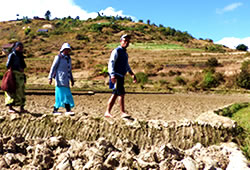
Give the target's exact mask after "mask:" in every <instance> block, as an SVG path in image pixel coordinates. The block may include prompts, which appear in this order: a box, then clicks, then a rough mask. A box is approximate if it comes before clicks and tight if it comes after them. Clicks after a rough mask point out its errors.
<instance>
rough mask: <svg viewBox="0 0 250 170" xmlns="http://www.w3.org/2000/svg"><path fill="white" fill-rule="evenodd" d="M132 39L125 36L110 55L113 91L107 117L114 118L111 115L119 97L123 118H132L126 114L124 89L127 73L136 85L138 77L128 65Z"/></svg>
mask: <svg viewBox="0 0 250 170" xmlns="http://www.w3.org/2000/svg"><path fill="white" fill-rule="evenodd" d="M130 39H131V37H130V36H129V35H127V34H124V35H122V36H121V38H120V46H118V47H117V48H116V49H114V50H113V51H112V53H111V55H110V59H109V63H108V72H109V75H110V88H112V89H113V92H112V95H111V97H110V98H109V100H108V105H107V109H106V112H105V113H104V116H105V117H113V116H112V114H111V110H112V107H113V106H114V104H115V101H116V99H117V97H118V98H119V104H120V111H121V117H122V118H128V117H131V116H130V115H129V114H127V113H126V112H125V102H124V98H125V88H124V77H125V75H126V73H127V72H129V74H130V75H131V76H132V77H133V81H134V83H136V76H135V74H134V73H133V71H132V70H131V68H130V66H129V63H128V54H127V51H126V49H127V47H128V46H129V43H130Z"/></svg>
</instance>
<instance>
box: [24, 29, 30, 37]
mask: <svg viewBox="0 0 250 170" xmlns="http://www.w3.org/2000/svg"><path fill="white" fill-rule="evenodd" d="M30 31H31V29H30V28H29V27H27V28H25V30H24V33H25V35H28V34H29V33H30Z"/></svg>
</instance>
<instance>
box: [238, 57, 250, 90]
mask: <svg viewBox="0 0 250 170" xmlns="http://www.w3.org/2000/svg"><path fill="white" fill-rule="evenodd" d="M236 82H237V85H238V86H239V87H242V88H245V89H250V60H247V61H244V62H243V63H242V66H241V72H240V74H239V76H238V77H237V79H236Z"/></svg>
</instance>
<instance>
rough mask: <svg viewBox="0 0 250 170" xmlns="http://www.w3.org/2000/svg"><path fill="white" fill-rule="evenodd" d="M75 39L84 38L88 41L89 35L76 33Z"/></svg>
mask: <svg viewBox="0 0 250 170" xmlns="http://www.w3.org/2000/svg"><path fill="white" fill-rule="evenodd" d="M76 39H77V40H86V41H87V42H89V37H88V36H85V35H82V34H77V35H76Z"/></svg>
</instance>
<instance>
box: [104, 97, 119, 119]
mask: <svg viewBox="0 0 250 170" xmlns="http://www.w3.org/2000/svg"><path fill="white" fill-rule="evenodd" d="M116 99H117V95H116V94H112V96H111V97H110V98H109V101H108V106H107V109H106V112H105V114H104V116H105V117H112V115H111V114H110V112H111V110H112V108H113V106H114V104H115V101H116Z"/></svg>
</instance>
